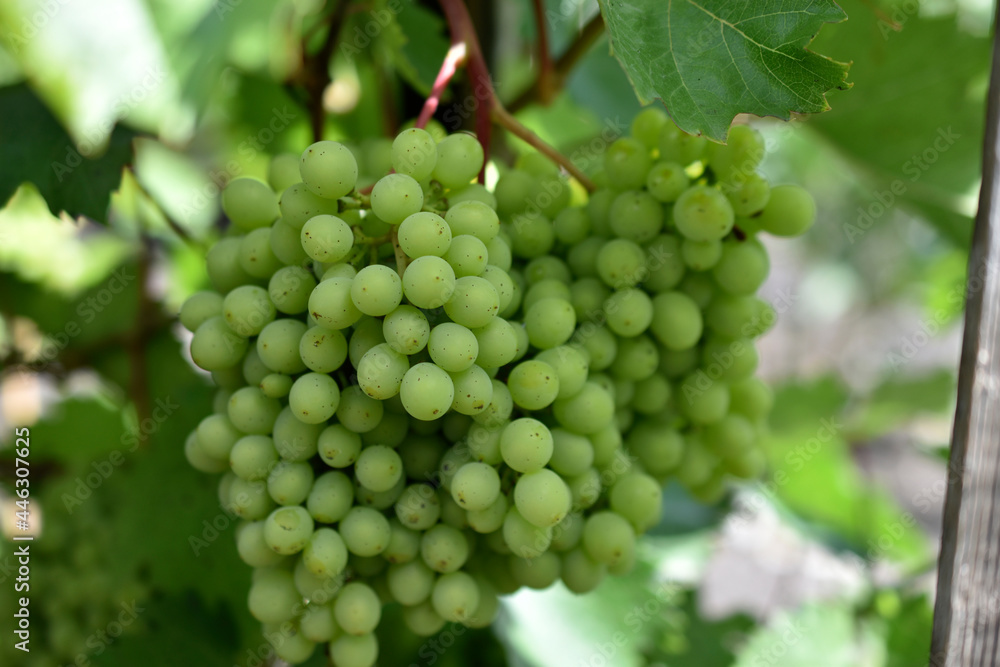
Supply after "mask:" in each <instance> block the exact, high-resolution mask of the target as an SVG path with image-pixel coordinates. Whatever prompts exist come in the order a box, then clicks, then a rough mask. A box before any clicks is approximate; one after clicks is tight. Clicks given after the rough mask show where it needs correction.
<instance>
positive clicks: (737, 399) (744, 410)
mask: <svg viewBox="0 0 1000 667" xmlns="http://www.w3.org/2000/svg"><path fill="white" fill-rule="evenodd" d="M729 391H730V409H731V410H732V411H733V412H734V413H738V414H741V415H743V416H745V417H747V418H749V419H751V420H756V419H759V418H761V417H764V416H766V415H767V413H769V412H770V411H771V407H772V406H773V405H774V392H773V391H772V389H771V388H770V387H769V386H767V384H766V383H765V382H764V381H763V380H761V379H760V378H756V377H749V378H747V379H745V380H742V381H739V382H734V383H733V384H732V385H730V387H729Z"/></svg>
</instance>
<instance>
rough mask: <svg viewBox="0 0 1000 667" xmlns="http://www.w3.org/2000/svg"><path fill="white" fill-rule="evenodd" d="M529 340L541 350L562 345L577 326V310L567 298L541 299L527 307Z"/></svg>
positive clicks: (525, 321)
mask: <svg viewBox="0 0 1000 667" xmlns="http://www.w3.org/2000/svg"><path fill="white" fill-rule="evenodd" d="M524 326H525V330H526V331H527V333H528V340H529V341H531V344H532V345H534V346H535V347H537V348H538V349H540V350H547V349H550V348H554V347H557V346H559V345H562V344H563V343H565V342H566V341H568V340H569V339H570V336H572V335H573V331H574V329H575V328H576V311H575V310H573V304H571V303H570V302H569V301H567V300H565V299H558V298H547V299H540V300H538V301H536V302H535V303H533V304H532V305H531V307H530V308H528V309H527V312H526V314H525V318H524Z"/></svg>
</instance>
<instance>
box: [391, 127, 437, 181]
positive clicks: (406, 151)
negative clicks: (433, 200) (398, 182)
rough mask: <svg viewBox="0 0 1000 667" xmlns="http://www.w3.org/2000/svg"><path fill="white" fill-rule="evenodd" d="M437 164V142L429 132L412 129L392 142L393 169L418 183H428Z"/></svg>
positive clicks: (397, 136) (400, 134)
mask: <svg viewBox="0 0 1000 667" xmlns="http://www.w3.org/2000/svg"><path fill="white" fill-rule="evenodd" d="M436 163H437V142H435V141H434V137H432V136H431V134H430V133H429V132H427V130H421V129H419V128H415V127H411V128H409V129H407V130H403V131H402V132H400V133H399V134H398V135H396V138H395V139H394V140H393V142H392V168H393V169H395V170H396V171H397V172H398V173H400V174H406V175H407V176H411V177H413V178H414V179H416V180H418V181H426V180H427V179H428V178H430V177H431V174H433V173H434V165H435V164H436Z"/></svg>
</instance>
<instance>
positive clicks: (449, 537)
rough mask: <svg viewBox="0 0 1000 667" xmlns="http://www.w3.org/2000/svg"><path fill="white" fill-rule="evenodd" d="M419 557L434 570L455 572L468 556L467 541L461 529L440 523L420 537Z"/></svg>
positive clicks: (444, 572) (445, 572)
mask: <svg viewBox="0 0 1000 667" xmlns="http://www.w3.org/2000/svg"><path fill="white" fill-rule="evenodd" d="M404 523H405V522H404ZM420 557H421V558H423V561H424V563H426V564H427V566H428V567H429V568H431V569H432V570H434V571H435V572H440V573H442V574H447V573H449V572H455V571H456V570H458V569H459V568H460V567H462V565H464V564H465V561H466V560H467V559H468V557H469V543H468V541H467V540H466V539H465V534H464V533H463V532H462V531H461V530H458V529H457V528H454V527H452V526H449V525H446V524H443V523H440V524H438V525H436V526H434V527H433V528H431V529H430V530H428V531H427V532H426V533H424V534H423V537H422V538H421V539H420Z"/></svg>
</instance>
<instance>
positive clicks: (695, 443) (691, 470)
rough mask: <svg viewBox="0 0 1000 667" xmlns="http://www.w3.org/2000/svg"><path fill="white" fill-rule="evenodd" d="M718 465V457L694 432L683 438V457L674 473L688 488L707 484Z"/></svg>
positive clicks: (691, 488)
mask: <svg viewBox="0 0 1000 667" xmlns="http://www.w3.org/2000/svg"><path fill="white" fill-rule="evenodd" d="M718 467H719V457H717V456H716V455H715V454H713V453H712V452H710V451H709V450H708V449H707V448H706V447H705V445H704V443H703V442H702V441H701V438H700V437H698V436H697V435H695V434H693V433H692V434H689V435H688V436H687V437H686V438H685V447H684V457H683V459H682V460H681V463H680V465H679V466H678V468H677V470H675V471H674V475H675V476H676V477H677V481H679V482H680V483H681V484H683V485H684V487H685V488H687V489H689V490H693V489H696V488H698V487H701V486H704V485H705V484H708V483H709V482H710V481H711V479H712V476H713V475H714V473H715V471H716V469H717V468H718Z"/></svg>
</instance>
